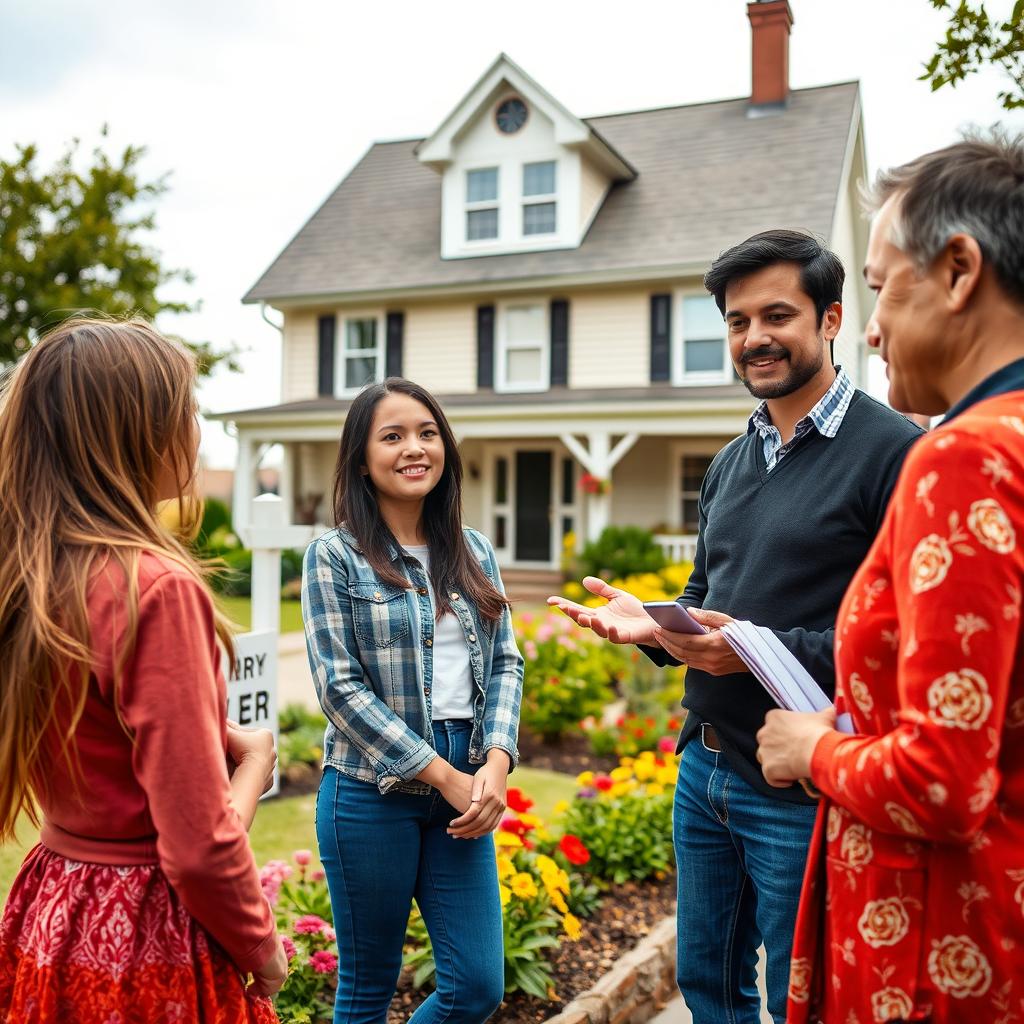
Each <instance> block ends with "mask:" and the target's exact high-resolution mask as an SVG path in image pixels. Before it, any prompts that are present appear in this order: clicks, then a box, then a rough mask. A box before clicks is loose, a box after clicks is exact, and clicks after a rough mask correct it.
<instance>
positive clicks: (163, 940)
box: [0, 318, 287, 1024]
mask: <svg viewBox="0 0 1024 1024" xmlns="http://www.w3.org/2000/svg"><path fill="white" fill-rule="evenodd" d="M194 383H195V369H194V363H193V360H192V358H191V357H190V355H189V354H188V353H187V352H186V350H185V349H184V348H182V347H181V346H180V345H178V344H177V343H175V342H172V341H169V340H168V339H166V338H164V337H162V336H161V335H160V334H159V333H157V331H155V330H154V329H153V328H152V327H151V326H150V325H149V324H148V323H146V322H144V321H142V320H131V321H127V322H112V321H106V320H101V319H84V318H74V319H72V320H69V321H66V322H65V323H64V324H62V325H61V326H60V327H58V328H56V329H55V330H54V331H52V332H51V333H50V334H48V335H47V336H46V337H44V338H43V339H42V340H40V341H39V342H38V344H37V345H36V346H35V347H34V348H33V349H32V350H31V351H30V352H29V353H28V354H27V355H26V356H25V357H24V359H23V360H22V361H21V363H20V364H19V365H18V366H17V367H16V368H15V370H14V371H13V373H12V374H11V375H10V377H9V378H8V380H7V381H6V384H5V386H4V388H3V391H2V393H0V842H3V841H4V840H8V839H11V838H12V837H13V836H14V831H15V827H16V824H17V822H18V819H19V817H27V818H28V819H29V820H30V821H31V822H32V823H33V824H35V825H41V835H40V843H39V845H37V846H36V847H35V848H34V849H33V850H32V851H31V852H30V853H29V854H28V856H27V857H26V859H25V862H24V864H23V865H22V868H21V871H20V872H19V874H18V876H17V878H16V879H15V882H14V885H13V887H12V889H11V892H10V894H9V895H8V898H7V904H6V907H5V910H4V915H3V918H2V920H0V1020H2V1021H10V1022H14V1021H17V1022H18V1024H57V1022H60V1024H108V1022H113V1021H116V1022H117V1024H143V1022H153V1021H167V1022H171V1021H174V1022H181V1024H185V1022H192V1021H211V1022H212V1021H216V1022H218V1024H243V1022H245V1024H268V1022H273V1021H275V1020H276V1016H275V1014H274V1010H273V1007H272V1006H271V1004H270V1000H269V998H268V997H269V996H270V995H272V994H273V993H274V992H275V991H276V990H277V988H279V987H280V985H281V984H282V982H283V980H284V977H285V974H286V970H287V964H286V961H285V957H284V952H283V950H282V947H281V943H280V940H279V939H278V937H277V934H276V931H275V927H274V921H273V918H272V915H271V913H270V908H269V906H268V905H267V903H266V900H265V899H264V898H263V895H262V892H261V889H260V884H259V878H258V875H257V871H256V865H255V862H254V860H253V856H252V853H251V851H250V849H249V845H248V840H247V837H246V828H247V827H248V825H249V824H250V823H251V821H252V817H253V815H254V813H255V809H256V802H257V800H258V798H259V796H260V794H261V792H262V791H263V789H264V788H265V785H266V783H267V780H268V778H269V774H270V772H271V771H272V769H273V764H274V752H273V745H272V738H269V734H267V733H253V732H245V731H242V730H240V729H237V728H235V727H230V726H229V725H228V724H227V723H226V721H225V714H224V709H225V694H226V690H225V683H224V678H223V675H222V674H221V669H220V662H221V656H222V651H223V649H224V648H228V649H230V646H231V637H230V632H229V628H228V625H227V623H226V621H225V620H224V619H223V618H222V617H221V616H220V615H219V614H218V613H217V611H216V610H215V607H214V605H213V602H212V599H211V596H210V593H209V590H208V588H207V586H206V584H205V582H204V578H203V573H202V570H201V569H200V567H199V566H198V565H197V563H196V562H195V561H194V559H193V558H192V557H191V555H190V554H189V552H188V551H187V550H186V549H185V548H184V547H183V546H182V544H180V543H179V542H178V541H177V540H176V539H174V538H173V537H172V536H170V535H169V534H168V533H167V532H166V531H165V530H164V529H163V528H162V527H161V525H160V523H159V520H158V518H157V514H156V508H157V505H158V503H159V502H161V501H164V500H168V499H177V500H178V502H179V505H180V506H183V504H184V502H185V500H186V498H187V497H188V496H189V495H190V493H191V490H192V486H193V483H194V467H195V462H196V453H197V447H198V425H197V423H196V401H195V396H194V390H193V388H194ZM229 763H230V766H231V772H230V776H229ZM249 972H251V973H253V974H254V976H255V980H254V982H253V983H252V984H251V985H250V986H249V988H248V990H247V989H246V987H245V981H244V978H243V975H244V974H246V973H249Z"/></svg>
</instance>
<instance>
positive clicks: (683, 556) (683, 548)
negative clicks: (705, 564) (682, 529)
mask: <svg viewBox="0 0 1024 1024" xmlns="http://www.w3.org/2000/svg"><path fill="white" fill-rule="evenodd" d="M654 542H655V544H657V545H658V547H660V548H661V550H662V551H664V552H665V557H666V558H667V559H668V560H669V561H670V562H692V561H693V558H694V555H696V553H697V534H695V533H656V534H655V535H654Z"/></svg>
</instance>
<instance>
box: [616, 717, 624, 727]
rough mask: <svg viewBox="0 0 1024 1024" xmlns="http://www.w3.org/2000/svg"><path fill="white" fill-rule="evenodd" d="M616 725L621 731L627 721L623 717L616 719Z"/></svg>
mask: <svg viewBox="0 0 1024 1024" xmlns="http://www.w3.org/2000/svg"><path fill="white" fill-rule="evenodd" d="M615 724H616V725H617V726H618V727H619V728H620V729H621V728H622V727H623V726H624V725H625V724H626V720H625V719H624V718H622V717H619V718H616V719H615Z"/></svg>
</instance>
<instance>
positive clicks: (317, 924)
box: [292, 914, 331, 935]
mask: <svg viewBox="0 0 1024 1024" xmlns="http://www.w3.org/2000/svg"><path fill="white" fill-rule="evenodd" d="M292 927H293V928H294V929H295V931H296V932H297V933H298V934H299V935H316V934H317V933H318V932H322V931H323V930H324V929H325V928H330V927H331V926H330V925H329V924H328V923H327V922H326V921H325V920H324V919H323V918H322V917H317V916H316V914H304V915H303V916H302V917H300V918H299V919H298V920H297V921H296V922H295V924H294V925H293V926H292Z"/></svg>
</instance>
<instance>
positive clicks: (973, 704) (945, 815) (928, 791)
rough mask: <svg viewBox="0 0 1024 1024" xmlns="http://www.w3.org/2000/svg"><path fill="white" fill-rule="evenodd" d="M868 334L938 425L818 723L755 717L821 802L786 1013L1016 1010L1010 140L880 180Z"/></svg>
mask: <svg viewBox="0 0 1024 1024" xmlns="http://www.w3.org/2000/svg"><path fill="white" fill-rule="evenodd" d="M874 205H875V210H876V211H877V216H876V218H875V221H874V224H873V227H872V233H871V240H870V243H869V246H868V262H867V266H866V268H865V274H866V277H867V283H868V285H869V286H870V287H871V288H872V290H873V291H875V292H876V294H877V296H878V303H877V307H876V311H875V314H874V318H873V323H872V324H871V326H870V328H869V332H868V341H869V343H870V344H872V345H873V346H875V347H877V348H879V349H880V352H881V355H882V357H883V359H885V360H886V363H887V365H888V375H889V382H890V383H889V399H890V401H891V403H892V404H893V405H894V406H895V407H896V408H898V409H901V410H904V411H907V412H916V413H924V414H928V415H936V414H939V413H943V412H945V413H946V418H945V420H944V421H943V423H942V425H941V426H940V427H939V428H938V429H936V430H934V431H932V432H931V433H930V434H927V435H925V437H923V438H922V439H921V440H920V441H918V442H917V444H916V445H915V447H914V448H913V449H912V451H911V453H910V455H909V457H908V458H907V461H906V462H905V464H904V467H903V471H902V474H901V476H900V480H899V483H898V484H897V487H896V491H895V493H894V495H893V499H892V502H891V505H890V508H889V512H888V515H887V517H886V520H885V523H884V524H883V526H882V530H881V532H880V534H879V536H878V539H877V541H876V542H875V544H874V547H873V548H872V549H871V551H870V553H869V554H868V556H867V559H866V560H865V562H864V564H863V566H862V567H861V568H860V570H859V572H858V574H857V576H855V577H854V579H853V581H852V583H851V584H850V587H849V590H848V591H847V594H846V597H845V599H844V602H843V605H842V608H841V610H840V614H839V620H838V622H837V629H836V675H837V706H838V709H839V710H840V711H843V710H845V711H849V712H850V713H851V714H852V716H853V719H854V723H855V726H856V732H857V735H855V736H852V737H851V736H848V735H844V734H841V733H839V732H836V731H835V730H834V729H833V728H832V725H833V719H832V713H827V714H820V715H803V714H795V713H791V712H784V711H772V712H770V713H769V715H768V718H767V720H766V723H765V725H764V727H763V728H762V729H761V731H760V732H759V733H758V740H759V744H760V746H759V753H758V759H759V760H760V762H761V764H762V768H763V771H764V774H765V777H766V779H767V780H768V781H769V782H770V783H772V784H773V785H788V784H790V783H791V782H792V781H793V780H794V779H800V778H808V777H809V778H810V779H811V780H812V782H813V783H814V785H816V786H817V787H818V788H819V789H820V790H821V792H822V793H823V796H824V799H823V800H822V805H821V809H820V812H819V817H818V822H817V828H816V832H815V838H814V841H813V843H812V847H811V855H810V859H809V861H808V867H807V873H806V877H805V880H804V889H803V895H802V900H801V908H800V916H799V920H798V925H797V934H796V940H795V944H794V951H793V963H792V972H791V975H790V994H789V998H790V1002H789V1014H788V1018H787V1019H788V1020H789V1021H790V1022H791V1024H793V1022H808V1021H823V1022H826V1024H832V1022H836V1024H840V1022H841V1024H848V1022H860V1024H868V1022H875V1021H891V1020H907V1021H910V1020H929V1019H930V1020H931V1021H933V1022H935V1024H939V1022H942V1024H953V1022H963V1024H968V1022H970V1024H979V1022H997V1021H1011V1020H1014V1021H1015V1020H1021V1019H1024V742H1022V741H1024V649H1022V645H1021V643H1020V634H1021V602H1022V592H1024V546H1022V545H1024V250H1022V247H1021V241H1020V240H1021V238H1024V139H1022V138H1019V137H1018V138H1015V139H1011V138H1007V137H1002V136H997V137H994V138H992V139H989V140H982V139H973V140H969V141H966V142H962V143H959V144H957V145H954V146H951V147H949V148H948V149H945V150H942V151H940V152H936V153H931V154H928V155H926V156H924V157H921V158H919V159H918V160H915V161H914V162H912V163H910V164H907V165H906V166H904V167H900V168H897V169H896V170H894V171H891V172H889V173H887V174H884V175H882V176H881V178H880V179H879V182H878V184H877V187H876V190H875V196H874Z"/></svg>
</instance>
